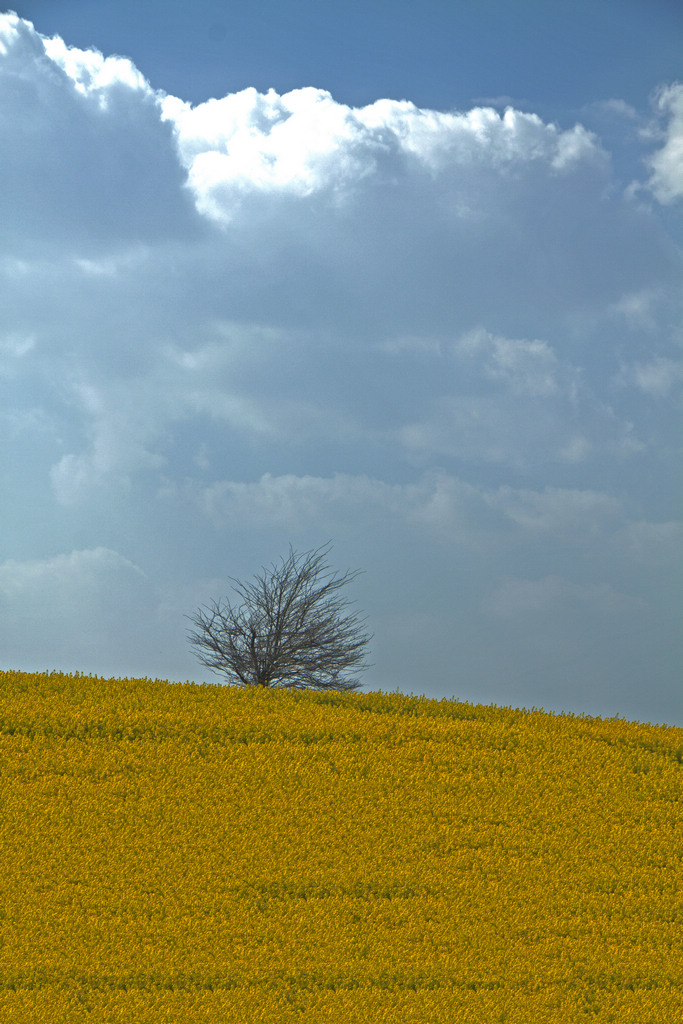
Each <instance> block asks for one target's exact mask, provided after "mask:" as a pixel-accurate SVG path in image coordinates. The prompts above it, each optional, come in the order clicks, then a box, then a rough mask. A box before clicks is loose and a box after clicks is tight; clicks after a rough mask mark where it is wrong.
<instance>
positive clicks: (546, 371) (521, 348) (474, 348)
mask: <svg viewBox="0 0 683 1024" xmlns="http://www.w3.org/2000/svg"><path fill="white" fill-rule="evenodd" d="M454 349H455V351H456V352H457V353H458V355H461V356H465V357H467V356H469V357H472V358H477V359H479V360H480V361H481V363H482V364H483V369H484V373H485V374H486V376H487V377H490V378H491V379H492V380H500V381H502V382H503V383H505V384H507V385H508V386H509V387H510V390H511V391H512V392H513V393H514V394H521V395H525V394H526V395H537V396H541V397H544V398H547V397H548V396H550V395H554V394H555V393H556V392H557V391H558V382H557V377H558V370H559V363H558V359H557V357H556V355H555V353H554V352H553V350H552V349H551V348H550V346H549V345H548V344H547V343H546V342H544V341H538V340H535V341H526V340H524V339H513V338H504V337H500V336H497V335H494V334H491V333H489V332H488V331H485V330H483V329H481V328H480V329H478V330H475V331H471V332H470V333H468V334H465V335H463V337H461V338H460V339H459V340H458V341H457V342H456V343H455V346H454Z"/></svg>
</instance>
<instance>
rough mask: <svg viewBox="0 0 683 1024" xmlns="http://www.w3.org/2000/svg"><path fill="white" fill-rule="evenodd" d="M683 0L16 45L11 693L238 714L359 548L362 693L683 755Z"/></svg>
mask: <svg viewBox="0 0 683 1024" xmlns="http://www.w3.org/2000/svg"><path fill="white" fill-rule="evenodd" d="M682 44H683V7H682V6H681V4H680V3H679V2H678V0H670V2H667V0H642V2H640V0H620V2H616V0H590V2H584V0H572V2H559V0H558V2H552V0H543V2H541V0H520V2H519V3H515V4H510V3H509V2H507V0H506V2H496V0H477V2H476V3H475V2H469V0H464V2H462V3H454V2H450V0H449V2H446V0H421V2H420V3H419V4H418V3H415V2H408V0H391V2H389V0H386V2H385V0H364V2H363V3H362V4H361V3H355V2H351V0H345V2H344V3H341V2H337V0H330V2H327V3H320V2H318V0H316V2H313V0H280V2H279V3H277V4H276V3H272V2H266V0H251V2H250V3H248V4H246V3H244V2H239V3H225V2H218V0H193V2H192V3H190V2H188V0H175V2H173V0H163V3H162V2H161V0H147V2H146V3H144V4H140V3H139V0H136V2H135V3H133V2H132V0H117V3H116V4H102V3H101V2H100V0H78V2H77V0H61V2H60V3H59V4H56V3H54V0H36V2H26V3H18V4H17V5H16V7H15V9H14V10H5V11H4V13H1V14H0V153H1V154H2V157H1V158H0V439H1V444H0V473H1V476H0V480H1V486H0V665H2V666H3V667H5V668H9V669H19V670H26V671H46V670H48V671H49V670H53V669H54V670H61V671H69V672H75V671H79V672H82V673H88V674H97V675H102V676H128V677H142V676H148V677H151V678H167V679H171V680H176V681H184V680H186V679H190V680H194V681H196V682H202V681H204V680H206V681H207V682H219V681H220V677H218V676H215V675H212V674H211V673H210V672H209V671H208V670H207V669H205V668H203V667H202V666H201V665H200V664H199V663H198V661H197V658H196V657H195V654H194V653H193V651H192V649H191V647H190V646H189V645H188V642H187V638H186V633H187V630H188V628H190V624H189V621H188V619H187V618H186V616H191V615H193V614H195V613H196V611H197V610H198V608H199V607H200V606H202V605H205V604H207V603H209V602H211V601H213V600H217V599H221V598H231V597H232V598H234V593H233V592H232V590H231V585H230V577H235V578H237V579H239V580H243V581H248V580H250V579H252V578H253V576H254V574H256V573H258V572H260V571H261V568H262V567H263V566H266V567H267V566H269V565H271V564H273V563H275V562H279V560H280V559H281V558H282V557H283V556H286V555H287V554H288V552H289V546H290V545H292V547H293V548H294V549H295V550H296V551H299V552H306V551H310V550H312V549H314V548H318V547H320V546H322V545H324V544H326V543H328V542H331V544H332V547H331V549H330V552H329V555H328V563H329V565H330V568H331V569H332V570H334V571H337V572H339V573H340V574H342V573H344V572H346V571H347V570H351V571H353V570H356V569H360V570H362V573H361V575H359V576H358V577H356V578H355V580H354V581H353V582H352V583H351V584H349V587H348V590H347V592H346V596H347V597H348V599H349V600H352V601H354V602H356V604H355V605H354V606H353V607H354V610H355V611H356V612H357V613H359V614H362V615H364V616H367V620H366V628H367V630H368V631H369V632H371V633H373V634H374V636H373V639H372V641H371V643H370V647H369V650H368V660H369V661H370V662H371V663H372V666H371V667H370V668H369V669H368V671H367V672H366V673H365V674H364V675H363V677H362V679H363V688H364V689H366V690H379V689H382V690H385V691H394V690H400V691H401V692H403V693H406V694H409V693H414V694H416V695H417V694H425V695H426V696H428V697H438V698H442V697H444V698H449V699H450V698H453V697H454V698H456V699H459V700H465V701H470V702H473V703H486V704H489V703H495V704H499V705H504V706H513V707H524V708H532V707H539V708H540V707H542V708H544V709H545V710H548V711H553V712H562V711H565V712H569V713H572V714H577V715H580V714H587V715H600V716H602V717H612V716H620V717H623V718H627V719H632V720H639V721H646V722H653V723H654V722H658V723H668V724H671V725H678V726H683V685H682V679H683V673H682V669H683V630H681V613H682V611H683V594H682V585H683V564H682V563H683V557H682V555H683V494H682V486H681V485H682V482H683V473H682V472H681V470H682V468H683V467H682V464H681V463H682V459H681V440H682V437H683V430H682V427H683V417H682V415H681V413H682V401H681V386H682V384H683V317H682V313H683V288H682V287H681V286H682V284H683V259H682V246H683V59H682V58H681V53H683V47H682Z"/></svg>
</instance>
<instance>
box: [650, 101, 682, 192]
mask: <svg viewBox="0 0 683 1024" xmlns="http://www.w3.org/2000/svg"><path fill="white" fill-rule="evenodd" d="M657 106H658V108H659V110H660V112H661V113H662V114H664V115H665V116H667V117H668V125H667V129H666V135H665V142H664V145H663V146H662V147H661V149H660V150H659V151H658V152H657V153H655V154H654V156H653V157H652V158H651V161H650V163H651V167H652V176H651V178H650V188H651V189H652V191H653V192H654V194H655V196H656V198H657V199H658V200H659V202H660V203H673V202H675V201H676V200H677V199H680V198H681V197H683V85H682V84H680V83H678V82H677V83H676V84H674V85H669V86H667V87H666V88H664V89H662V90H661V91H660V93H659V96H658V102H657Z"/></svg>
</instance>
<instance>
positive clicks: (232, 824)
mask: <svg viewBox="0 0 683 1024" xmlns="http://www.w3.org/2000/svg"><path fill="white" fill-rule="evenodd" d="M682 762H683V729H676V728H670V727H664V726H653V725H642V724H637V723H630V722H625V721H623V720H621V719H617V720H602V719H593V718H587V717H572V716H555V715H550V714H546V713H544V712H543V711H536V710H534V711H532V712H527V711H518V710H513V709H511V708H500V707H494V706H481V705H472V704H466V703H461V702H458V701H456V700H450V701H447V700H442V701H437V700H428V699H425V698H421V697H406V696H402V695H400V694H397V693H394V694H387V693H383V692H381V691H380V692H377V693H363V692H356V693H346V694H340V693H330V692H314V691H299V692H293V691H282V690H274V689H273V690H271V689H236V688H231V687H221V686H196V685H193V684H185V685H178V684H170V683H166V682H163V681H159V680H154V681H152V680H148V679H142V680H138V679H109V680H105V679H100V678H90V677H87V676H79V675H75V676H68V675H61V674H57V673H51V674H45V675H37V674H36V675H31V674H27V673H21V672H0V1021H2V1022H3V1024H4V1022H11V1024H29V1022H30V1024H36V1022H45V1024H48V1022H49V1024H60V1022H65V1024H66V1022H68V1024H72V1022H73V1024H76V1022H81V1021H88V1022H98V1024H99V1022H103V1024H104V1022H106V1024H110V1022H111V1024H114V1022H126V1024H148V1022H149V1024H152V1022H153V1024H161V1022H169V1024H202V1022H226V1024H250V1022H261V1021H263V1022H281V1021H282V1022H289V1021H309V1022H311V1024H319V1022H320V1024H323V1022H330V1024H356V1022H357V1024H374V1022H390V1024H394V1022H395V1024H418V1022H420V1024H422V1022H424V1024H441V1022H444V1024H454V1022H467V1024H469V1022H471V1024H492V1022H499V1021H505V1022H507V1024H536V1022H538V1024H541V1022H543V1024H545V1022H553V1024H555V1022H557V1024H576V1022H580V1021H591V1022H606V1021H614V1022H618V1024H628V1022H633V1024H660V1022H661V1024H676V1022H678V1021H682V1020H683V814H682V813H681V799H682V795H683V763H682Z"/></svg>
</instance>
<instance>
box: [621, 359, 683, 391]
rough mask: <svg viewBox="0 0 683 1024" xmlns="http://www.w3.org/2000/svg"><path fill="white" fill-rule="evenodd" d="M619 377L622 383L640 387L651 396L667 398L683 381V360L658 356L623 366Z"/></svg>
mask: <svg viewBox="0 0 683 1024" xmlns="http://www.w3.org/2000/svg"><path fill="white" fill-rule="evenodd" d="M617 379H618V382H619V383H620V384H624V385H631V386H632V387H636V388H639V389H640V390H641V391H644V392H645V394H647V395H649V396H650V397H651V398H665V397H666V396H667V395H668V394H669V393H670V392H671V391H672V389H673V388H675V387H676V385H680V383H681V381H683V362H681V360H680V359H679V360H676V359H667V358H665V357H664V356H657V358H656V359H652V360H650V361H649V362H647V363H633V364H631V365H630V366H623V367H622V368H621V371H620V373H619V376H618V378H617Z"/></svg>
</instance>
